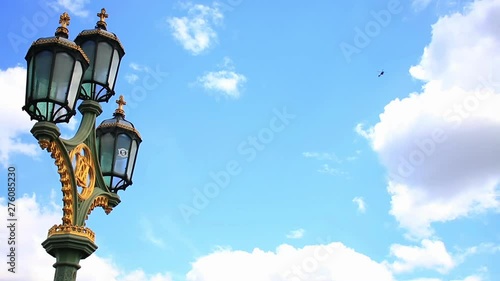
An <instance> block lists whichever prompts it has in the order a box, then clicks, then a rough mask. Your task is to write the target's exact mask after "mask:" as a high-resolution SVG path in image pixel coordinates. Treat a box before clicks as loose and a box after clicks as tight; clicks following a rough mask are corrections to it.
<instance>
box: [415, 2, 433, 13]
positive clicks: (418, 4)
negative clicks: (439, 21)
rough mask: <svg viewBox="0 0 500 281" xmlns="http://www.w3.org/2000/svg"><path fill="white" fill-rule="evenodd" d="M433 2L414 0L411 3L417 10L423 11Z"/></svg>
mask: <svg viewBox="0 0 500 281" xmlns="http://www.w3.org/2000/svg"><path fill="white" fill-rule="evenodd" d="M431 2H432V0H412V3H411V5H412V8H413V9H414V10H415V11H421V10H423V9H425V8H427V6H429V4H430V3H431Z"/></svg>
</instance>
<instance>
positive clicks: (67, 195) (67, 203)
mask: <svg viewBox="0 0 500 281" xmlns="http://www.w3.org/2000/svg"><path fill="white" fill-rule="evenodd" d="M38 143H39V144H40V147H41V148H42V149H47V151H48V152H50V156H51V157H52V158H53V159H54V163H55V164H56V166H57V173H59V177H60V181H61V185H62V188H61V190H62V193H63V200H62V201H63V218H62V222H63V225H71V224H73V220H74V215H75V214H74V213H73V194H72V193H71V190H72V189H71V181H70V172H69V171H70V170H69V167H68V164H67V163H66V162H65V161H64V157H63V153H62V151H61V150H60V148H59V146H58V145H57V144H56V143H55V142H53V141H48V140H45V139H41V140H40V141H38Z"/></svg>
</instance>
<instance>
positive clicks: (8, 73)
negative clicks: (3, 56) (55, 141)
mask: <svg viewBox="0 0 500 281" xmlns="http://www.w3.org/2000/svg"><path fill="white" fill-rule="evenodd" d="M25 91H26V69H24V68H22V67H19V66H18V67H13V68H8V69H6V70H1V69H0V92H1V95H2V96H3V97H2V102H0V131H1V132H2V133H1V134H0V164H2V165H3V166H4V167H5V166H7V165H10V164H12V163H10V162H9V161H10V156H11V155H13V154H24V155H28V156H33V157H35V156H37V155H39V153H40V149H39V148H38V145H36V140H35V139H34V138H33V137H31V133H30V130H31V128H32V127H33V125H34V124H35V121H30V118H29V116H28V114H27V113H26V112H25V111H22V110H21V108H22V107H23V105H24V98H25ZM21 136H26V137H28V138H29V137H31V138H32V139H33V141H32V142H31V143H27V142H24V141H22V140H21Z"/></svg>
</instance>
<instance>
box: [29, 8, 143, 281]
mask: <svg viewBox="0 0 500 281" xmlns="http://www.w3.org/2000/svg"><path fill="white" fill-rule="evenodd" d="M97 16H98V17H99V18H100V20H99V21H98V22H97V25H96V28H95V29H94V30H85V31H83V32H81V33H80V34H79V35H78V37H77V39H75V42H73V41H70V40H68V33H69V31H68V28H67V26H68V25H69V21H70V17H69V16H68V14H67V13H63V14H62V15H61V17H60V20H59V23H60V24H61V26H60V27H58V28H57V30H56V33H55V36H54V37H50V38H40V39H38V40H37V41H35V42H34V43H33V44H32V45H31V47H30V49H29V50H28V53H27V55H26V61H27V64H28V72H27V82H26V100H25V105H24V106H23V110H24V111H26V112H27V113H28V115H29V116H30V118H31V120H33V119H35V120H37V122H36V123H35V125H34V126H33V128H32V129H31V133H32V134H33V136H34V137H35V138H36V139H37V140H38V143H39V144H40V147H41V148H42V149H47V151H48V152H50V153H51V157H52V158H54V159H55V161H54V162H55V164H56V166H57V168H58V173H59V176H60V181H61V185H62V193H63V198H62V201H63V217H62V223H61V224H59V225H54V226H53V227H52V228H50V229H49V232H48V237H47V239H46V240H45V241H44V242H43V243H42V245H43V247H44V248H45V250H46V251H47V252H48V253H49V254H50V255H52V256H53V257H55V258H56V263H55V264H54V267H55V269H56V272H55V277H54V280H55V281H68V280H72V281H74V280H76V273H77V270H78V269H79V268H80V265H79V262H80V260H81V259H85V258H87V257H88V256H90V255H91V254H92V253H93V252H94V251H95V250H96V249H97V246H96V245H95V243H94V242H95V234H94V232H93V231H92V230H90V229H89V228H88V227H86V223H85V222H86V220H87V218H88V215H89V214H90V213H91V212H92V210H94V208H95V207H102V208H103V209H104V211H105V212H106V214H109V212H111V210H112V209H113V208H114V207H116V206H117V205H118V204H119V203H120V197H119V196H118V194H117V192H118V190H125V188H127V187H128V186H129V185H131V184H132V175H133V171H134V166H135V161H136V157H137V152H138V149H139V145H140V143H141V141H142V139H141V137H140V134H139V132H138V131H137V130H136V129H135V127H134V125H133V124H132V123H130V122H128V121H126V120H125V112H124V110H123V106H124V105H125V104H126V103H125V101H124V99H123V96H120V98H119V99H118V100H117V101H116V102H117V103H118V109H117V110H116V111H115V113H114V114H113V116H114V118H112V119H110V120H106V121H104V122H103V123H102V124H101V125H100V126H99V127H98V128H97V129H96V127H95V125H96V118H97V116H99V115H100V114H101V113H102V107H101V105H100V104H99V102H108V100H109V99H110V98H111V97H112V96H113V95H114V94H115V92H114V86H115V82H116V76H117V73H118V68H119V65H120V60H121V58H122V57H123V55H124V54H125V52H124V50H123V47H122V46H121V43H120V41H119V40H118V38H117V37H116V35H114V34H112V33H110V32H108V31H106V23H105V21H104V19H105V18H107V17H108V15H107V14H106V10H105V9H102V10H101V13H99V14H97ZM78 100H82V102H81V104H80V105H79V106H78V110H79V111H80V112H81V114H82V121H81V123H80V126H79V128H78V131H77V132H76V134H75V135H74V136H73V137H72V138H71V139H63V138H61V136H60V135H61V133H60V130H59V128H58V127H57V125H56V124H57V123H62V122H69V121H70V119H71V117H73V116H74V115H75V114H76V111H75V109H74V108H75V106H76V104H77V102H78Z"/></svg>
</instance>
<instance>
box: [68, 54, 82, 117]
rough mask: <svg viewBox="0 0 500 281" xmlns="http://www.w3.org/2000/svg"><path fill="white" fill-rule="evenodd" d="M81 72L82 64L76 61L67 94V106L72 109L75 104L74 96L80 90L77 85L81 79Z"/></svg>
mask: <svg viewBox="0 0 500 281" xmlns="http://www.w3.org/2000/svg"><path fill="white" fill-rule="evenodd" d="M82 72H83V68H82V64H81V63H80V62H79V61H76V63H75V68H74V70H73V77H72V78H71V86H70V88H69V95H68V102H69V106H70V107H71V109H73V108H74V106H75V102H76V97H77V94H78V92H79V90H80V89H79V86H80V82H81V81H82V80H81V77H82Z"/></svg>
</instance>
